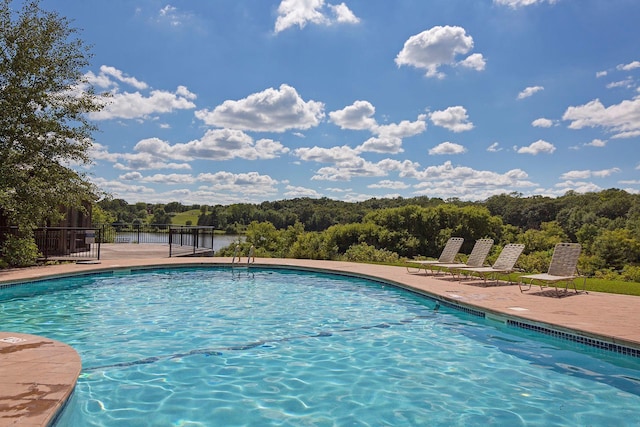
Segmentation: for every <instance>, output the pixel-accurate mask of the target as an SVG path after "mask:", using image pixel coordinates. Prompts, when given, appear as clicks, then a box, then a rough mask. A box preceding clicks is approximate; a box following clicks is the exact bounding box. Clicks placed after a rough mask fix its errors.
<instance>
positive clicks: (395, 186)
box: [367, 179, 410, 190]
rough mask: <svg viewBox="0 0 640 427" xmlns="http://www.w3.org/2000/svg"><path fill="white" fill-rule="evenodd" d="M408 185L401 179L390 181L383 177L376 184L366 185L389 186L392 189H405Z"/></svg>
mask: <svg viewBox="0 0 640 427" xmlns="http://www.w3.org/2000/svg"><path fill="white" fill-rule="evenodd" d="M409 187H410V186H409V184H407V183H405V182H403V181H391V180H388V179H384V180H382V181H380V182H378V183H376V184H369V185H367V188H389V189H392V190H405V189H407V188H409Z"/></svg>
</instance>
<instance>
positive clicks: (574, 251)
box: [518, 243, 586, 297]
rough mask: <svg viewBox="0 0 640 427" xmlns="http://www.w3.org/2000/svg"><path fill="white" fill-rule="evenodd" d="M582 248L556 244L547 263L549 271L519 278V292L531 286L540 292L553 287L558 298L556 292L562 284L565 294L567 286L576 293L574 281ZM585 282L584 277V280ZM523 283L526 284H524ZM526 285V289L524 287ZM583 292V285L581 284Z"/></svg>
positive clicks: (573, 244) (575, 245)
mask: <svg viewBox="0 0 640 427" xmlns="http://www.w3.org/2000/svg"><path fill="white" fill-rule="evenodd" d="M581 250H582V246H580V244H579V243H558V244H557V245H556V246H555V248H554V249H553V255H552V256H551V262H550V263H549V270H548V271H547V272H546V273H540V274H530V275H526V276H522V277H520V281H519V282H518V286H519V287H520V292H524V291H528V290H529V289H531V286H532V285H537V286H540V289H541V290H542V288H543V287H545V286H555V288H556V296H558V297H560V292H559V291H558V284H560V283H562V282H564V284H565V286H564V293H565V294H566V293H567V291H568V289H569V285H573V290H574V291H575V293H578V289H577V288H576V283H575V279H576V278H578V277H580V273H579V272H578V258H579V257H580V252H581ZM584 280H585V281H586V277H585V279H584ZM525 282H528V283H527V284H525ZM526 285H528V287H527V288H526V289H524V286H526ZM582 291H583V292H585V293H586V291H585V290H584V283H583V289H582Z"/></svg>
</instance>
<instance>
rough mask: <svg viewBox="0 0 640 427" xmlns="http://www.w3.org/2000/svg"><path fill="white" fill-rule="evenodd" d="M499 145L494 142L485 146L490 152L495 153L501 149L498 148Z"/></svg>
mask: <svg viewBox="0 0 640 427" xmlns="http://www.w3.org/2000/svg"><path fill="white" fill-rule="evenodd" d="M499 146H500V143H498V142H494V143H493V144H491V145H490V146H489V147H487V151H489V152H491V153H497V152H498V151H502V148H500V147H499Z"/></svg>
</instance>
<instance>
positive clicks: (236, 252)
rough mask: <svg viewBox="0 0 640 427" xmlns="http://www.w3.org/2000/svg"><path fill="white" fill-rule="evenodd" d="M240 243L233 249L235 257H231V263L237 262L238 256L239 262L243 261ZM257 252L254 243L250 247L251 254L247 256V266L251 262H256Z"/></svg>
mask: <svg viewBox="0 0 640 427" xmlns="http://www.w3.org/2000/svg"><path fill="white" fill-rule="evenodd" d="M240 249H241V248H240V245H236V247H235V249H234V250H233V258H232V259H231V265H233V264H235V263H236V258H237V259H238V264H239V263H241V262H242V255H241V254H240ZM255 252H256V247H255V246H254V245H251V247H250V248H249V254H248V256H247V266H249V264H253V263H254V262H256V257H255Z"/></svg>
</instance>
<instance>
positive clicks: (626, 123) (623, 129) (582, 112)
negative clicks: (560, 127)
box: [562, 97, 640, 138]
mask: <svg viewBox="0 0 640 427" xmlns="http://www.w3.org/2000/svg"><path fill="white" fill-rule="evenodd" d="M562 120H567V121H570V122H571V123H570V124H569V129H582V128H585V127H592V128H595V127H602V128H604V129H606V130H608V131H611V132H613V133H614V135H613V136H612V138H631V137H634V136H638V135H640V97H636V98H634V99H632V100H624V101H622V102H621V103H619V104H615V105H611V106H609V107H605V106H604V105H603V104H602V102H600V100H599V99H595V100H593V101H590V102H588V103H586V104H584V105H579V106H577V107H569V108H567V110H566V111H565V113H564V115H563V116H562Z"/></svg>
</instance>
